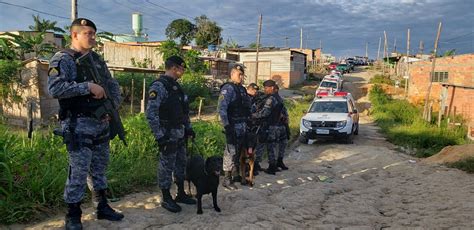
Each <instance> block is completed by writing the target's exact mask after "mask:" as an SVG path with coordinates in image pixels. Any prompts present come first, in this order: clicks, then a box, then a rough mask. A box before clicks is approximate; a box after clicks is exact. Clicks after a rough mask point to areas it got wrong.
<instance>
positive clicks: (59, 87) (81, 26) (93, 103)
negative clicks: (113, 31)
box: [48, 18, 124, 229]
mask: <svg viewBox="0 0 474 230" xmlns="http://www.w3.org/2000/svg"><path fill="white" fill-rule="evenodd" d="M96 31H97V30H96V26H95V24H94V23H93V22H92V21H90V20H88V19H85V18H78V19H76V20H74V21H73V22H72V24H71V27H70V32H71V48H70V49H65V50H63V51H60V52H58V53H56V54H55V55H54V56H53V57H52V58H51V60H50V64H49V72H48V75H49V77H48V91H49V94H51V95H52V96H53V97H54V98H57V99H58V100H59V106H60V111H59V119H60V123H61V128H62V130H61V131H60V132H61V135H62V136H63V138H64V142H65V143H66V145H67V150H68V154H69V173H68V178H67V181H66V187H65V189H64V200H65V202H66V203H67V205H68V213H67V214H66V229H82V223H81V215H82V211H81V208H80V205H81V201H82V198H83V196H84V190H85V188H86V184H87V182H86V181H87V176H88V174H89V177H90V179H91V181H92V185H93V198H94V199H95V201H96V202H97V203H98V205H97V212H96V214H97V218H98V219H107V220H111V221H119V220H121V219H122V218H123V217H124V216H123V215H122V214H121V213H118V212H116V211H115V210H113V209H112V208H111V207H110V206H109V205H108V204H107V197H106V189H107V178H106V176H105V172H106V169H107V164H108V162H109V151H110V150H109V140H110V138H109V121H110V116H109V114H100V115H99V113H98V111H102V110H101V109H102V108H103V106H104V103H105V101H106V97H107V95H106V93H105V92H106V90H108V92H109V93H110V98H109V99H111V100H112V103H113V104H114V105H115V108H118V106H119V104H120V101H121V96H120V89H119V85H118V83H117V81H116V80H115V79H113V78H112V77H111V75H110V72H109V71H108V69H107V66H106V64H105V62H104V61H103V60H102V59H101V58H100V56H99V55H98V54H97V53H95V52H94V51H92V48H93V47H94V46H95V44H96V41H95V33H96ZM85 55H90V56H85ZM82 57H87V58H89V59H88V61H90V62H89V63H91V65H89V66H88V65H81V64H76V60H78V58H82ZM92 68H96V69H95V70H96V71H95V73H97V74H99V75H100V76H95V77H100V84H99V82H97V79H94V78H95V77H94V75H93V74H91V73H92V72H91V71H92ZM104 88H105V89H104Z"/></svg>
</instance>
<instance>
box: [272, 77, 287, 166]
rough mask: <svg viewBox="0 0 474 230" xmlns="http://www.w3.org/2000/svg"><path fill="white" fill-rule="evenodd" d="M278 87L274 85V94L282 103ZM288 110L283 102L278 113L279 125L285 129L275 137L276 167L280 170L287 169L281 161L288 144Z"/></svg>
mask: <svg viewBox="0 0 474 230" xmlns="http://www.w3.org/2000/svg"><path fill="white" fill-rule="evenodd" d="M279 89H280V87H278V85H275V92H274V95H275V97H276V98H277V100H278V101H281V102H282V103H283V98H281V96H280V94H279V93H278V91H279ZM288 120H289V117H288V110H287V109H286V107H285V104H283V110H282V113H281V115H280V122H279V125H280V126H283V128H284V129H285V132H280V133H279V134H280V135H279V136H278V137H277V143H278V158H277V167H278V168H279V169H281V170H288V167H286V165H285V163H283V158H284V157H285V149H286V146H287V145H288V140H290V127H289V126H288V125H289V124H288Z"/></svg>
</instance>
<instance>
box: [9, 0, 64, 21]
mask: <svg viewBox="0 0 474 230" xmlns="http://www.w3.org/2000/svg"><path fill="white" fill-rule="evenodd" d="M0 3H1V4H5V5H9V6H15V7H19V8H23V9H27V10H31V11H34V12H36V13H40V14H45V15H49V16H52V17H57V18H62V19H69V18H66V17H62V16H58V15H55V14H50V13H47V12H43V11H39V10H35V9H33V8H30V7H27V6H21V5H16V4H12V3H8V2H4V1H0Z"/></svg>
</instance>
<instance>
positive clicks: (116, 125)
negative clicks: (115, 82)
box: [76, 52, 127, 146]
mask: <svg viewBox="0 0 474 230" xmlns="http://www.w3.org/2000/svg"><path fill="white" fill-rule="evenodd" d="M76 61H77V62H78V63H79V64H80V65H85V66H87V67H89V68H88V69H89V70H92V71H91V75H92V78H93V79H94V82H95V83H97V84H99V85H100V86H102V88H104V91H105V95H106V96H107V98H105V99H103V100H104V104H103V105H102V106H101V107H99V108H98V109H97V110H96V111H95V112H94V116H95V117H98V118H100V117H102V116H104V115H106V114H108V115H109V116H110V118H111V122H110V139H114V138H115V136H117V135H118V136H119V138H120V140H122V142H123V144H124V145H125V146H127V141H126V140H125V129H124V128H123V124H122V120H121V119H120V114H119V113H118V109H117V108H116V107H115V104H114V102H113V101H112V99H111V98H112V96H111V95H110V93H109V89H108V88H107V86H106V85H105V82H104V81H103V79H102V77H101V75H100V74H99V71H98V70H97V67H96V66H95V65H94V60H93V59H92V53H91V52H88V53H87V54H84V55H82V56H81V57H79V58H77V60H76Z"/></svg>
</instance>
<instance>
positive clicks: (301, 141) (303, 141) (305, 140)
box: [298, 135, 308, 144]
mask: <svg viewBox="0 0 474 230" xmlns="http://www.w3.org/2000/svg"><path fill="white" fill-rule="evenodd" d="M298 141H299V142H300V143H302V144H308V138H306V137H303V136H301V135H300V137H299V138H298Z"/></svg>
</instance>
